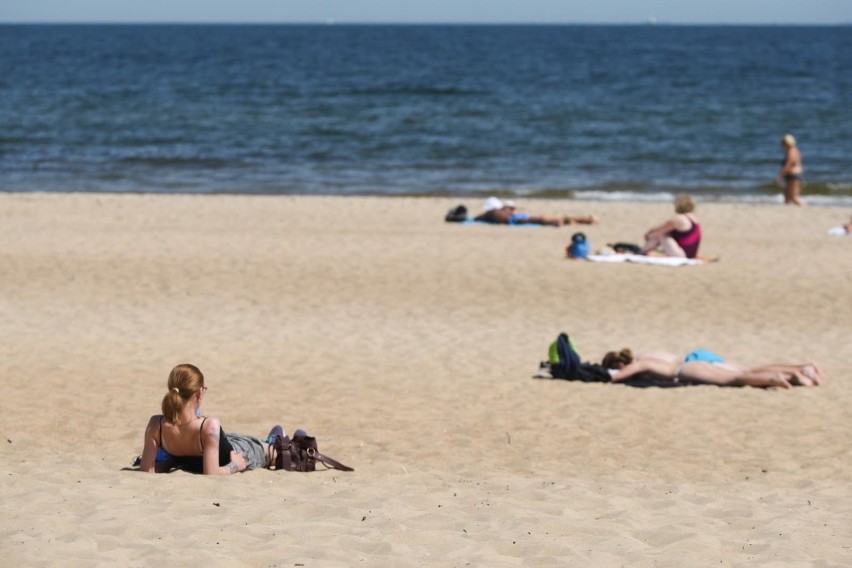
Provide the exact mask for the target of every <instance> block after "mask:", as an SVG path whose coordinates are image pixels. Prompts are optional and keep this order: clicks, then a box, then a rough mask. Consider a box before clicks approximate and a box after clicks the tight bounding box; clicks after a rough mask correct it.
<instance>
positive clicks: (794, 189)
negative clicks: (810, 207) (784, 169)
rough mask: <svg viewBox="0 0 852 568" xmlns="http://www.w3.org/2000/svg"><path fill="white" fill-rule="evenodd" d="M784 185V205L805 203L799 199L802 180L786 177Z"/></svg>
mask: <svg viewBox="0 0 852 568" xmlns="http://www.w3.org/2000/svg"><path fill="white" fill-rule="evenodd" d="M786 182H787V183H786V184H785V185H784V203H786V204H789V203H793V204H795V205H804V204H805V203H804V202H803V201H802V200H801V198H800V197H799V193H800V192H801V190H802V180H800V179H798V178H796V177H788V178H787V179H786Z"/></svg>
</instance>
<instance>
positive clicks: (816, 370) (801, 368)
mask: <svg viewBox="0 0 852 568" xmlns="http://www.w3.org/2000/svg"><path fill="white" fill-rule="evenodd" d="M751 370H752V371H775V372H781V373H787V374H789V375H791V376H792V380H793V383H794V384H798V385H801V386H806V387H810V386H818V385H821V384H822V383H823V382H824V381H825V373H823V372H822V369H821V368H820V366H819V365H817V364H816V363H805V364H804V365H790V364H785V363H774V364H771V365H761V366H760V367H754V368H752V369H751Z"/></svg>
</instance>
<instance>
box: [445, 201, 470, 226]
mask: <svg viewBox="0 0 852 568" xmlns="http://www.w3.org/2000/svg"><path fill="white" fill-rule="evenodd" d="M444 221H446V222H447V223H464V222H465V221H467V207H465V206H464V205H458V206H456V207H453V208H452V209H450V210H449V211H448V212H447V216H446V217H444Z"/></svg>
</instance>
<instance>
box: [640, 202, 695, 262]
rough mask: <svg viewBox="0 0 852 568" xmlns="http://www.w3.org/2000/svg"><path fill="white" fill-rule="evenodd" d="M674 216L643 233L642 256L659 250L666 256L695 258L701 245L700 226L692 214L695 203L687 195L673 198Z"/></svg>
mask: <svg viewBox="0 0 852 568" xmlns="http://www.w3.org/2000/svg"><path fill="white" fill-rule="evenodd" d="M674 205H675V213H676V215H675V216H674V217H672V218H671V219H669V220H668V221H666V222H665V223H663V224H662V225H659V226H657V227H654V228H653V229H651V230H650V231H648V232H647V233H645V245H644V246H643V247H642V254H648V253H650V252H653V251H656V250H660V251H662V253H663V254H664V255H666V256H677V257H681V258H683V257H686V258H695V257H696V256H698V246H699V245H700V244H701V225H700V224H699V223H698V219H697V218H696V217H695V214H694V213H693V212H694V211H695V202H694V201H693V200H692V196H690V195H689V194H688V193H681V194H680V195H678V196H677V197H675V202H674Z"/></svg>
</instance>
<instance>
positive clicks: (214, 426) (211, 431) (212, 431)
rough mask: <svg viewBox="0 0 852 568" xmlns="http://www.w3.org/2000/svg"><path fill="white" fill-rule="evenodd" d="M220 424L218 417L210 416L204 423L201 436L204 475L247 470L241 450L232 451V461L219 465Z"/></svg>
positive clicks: (228, 473)
mask: <svg viewBox="0 0 852 568" xmlns="http://www.w3.org/2000/svg"><path fill="white" fill-rule="evenodd" d="M220 429H221V424H219V419H218V418H208V419H207V421H206V422H205V423H204V430H203V431H202V432H201V438H202V439H203V440H204V454H203V456H202V461H203V463H204V475H231V474H233V473H237V472H240V471H245V469H246V460H245V458H244V457H243V455H242V454H241V453H239V452H231V463H229V464H228V465H224V466H221V467H220V466H219V430H220Z"/></svg>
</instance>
